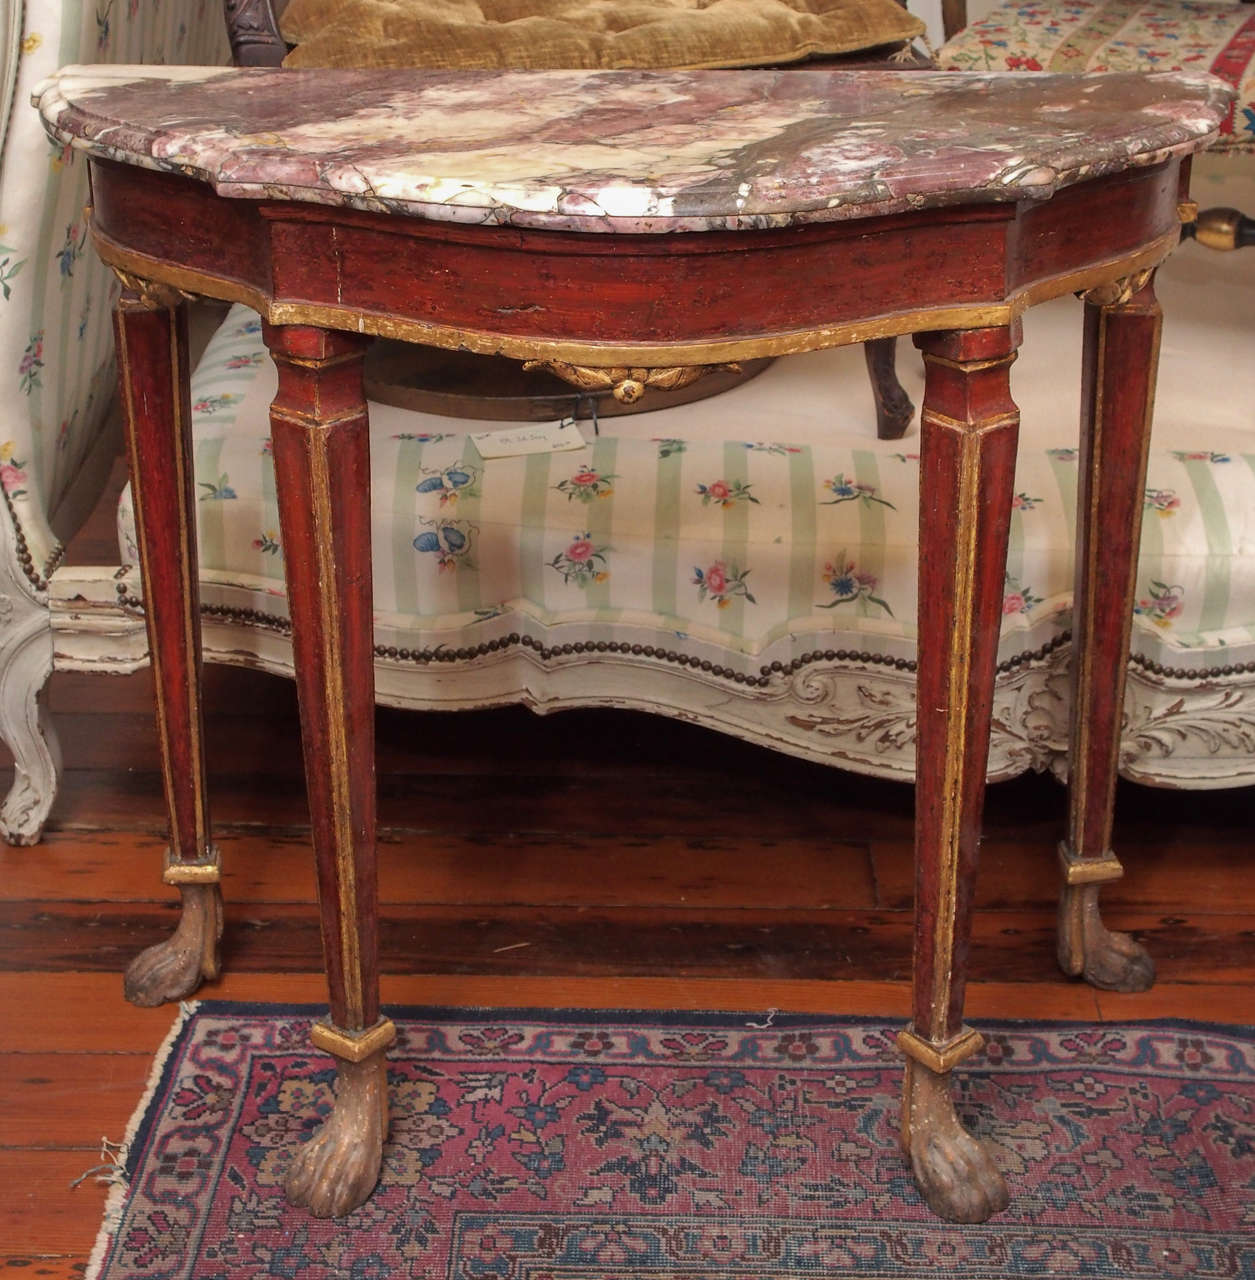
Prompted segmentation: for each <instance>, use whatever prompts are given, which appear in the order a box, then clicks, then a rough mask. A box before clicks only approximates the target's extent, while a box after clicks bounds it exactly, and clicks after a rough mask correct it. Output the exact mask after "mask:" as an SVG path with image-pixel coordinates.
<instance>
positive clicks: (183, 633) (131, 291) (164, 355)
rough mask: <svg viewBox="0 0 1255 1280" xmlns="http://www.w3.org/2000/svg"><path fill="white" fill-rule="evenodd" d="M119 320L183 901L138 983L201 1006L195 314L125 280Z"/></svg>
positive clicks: (174, 864)
mask: <svg viewBox="0 0 1255 1280" xmlns="http://www.w3.org/2000/svg"><path fill="white" fill-rule="evenodd" d="M123 284H124V286H125V287H124V289H123V292H122V295H121V297H120V298H119V300H118V303H117V306H116V308H115V310H114V335H115V338H116V341H117V353H118V379H119V385H120V389H121V398H122V416H123V421H124V423H125V427H126V437H127V446H128V449H129V454H130V467H131V496H132V499H133V501H134V504H135V525H136V531H137V533H138V536H139V551H140V561H141V569H142V572H143V578H144V609H145V617H146V620H147V625H148V646H149V652H150V654H151V655H152V667H153V678H154V683H155V686H156V693H157V733H158V739H159V743H160V750H161V768H162V773H163V775H164V778H165V792H166V805H167V808H168V811H169V818H170V847H169V849H168V850H167V852H166V867H165V876H164V878H165V881H166V883H167V884H173V885H177V886H178V888H179V892H180V895H181V897H182V900H183V901H182V912H181V914H180V917H179V923H178V925H177V927H176V928H175V930H174V933H173V934H172V935H171V937H169V938H167V939H166V940H165V941H164V942H159V943H157V944H156V945H155V946H152V947H149V948H148V949H147V950H146V951H144V952H142V953H141V954H140V955H139V956H137V957H136V958H135V960H134V961H133V962H132V963H131V965H130V967H129V968H128V969H127V971H126V979H125V988H124V989H125V991H126V997H127V999H128V1000H130V1001H132V1003H134V1004H140V1005H156V1004H160V1003H161V1002H162V1001H164V1000H178V999H181V998H182V997H183V996H186V995H190V994H191V992H193V991H195V990H196V988H197V987H198V986H199V985H200V983H201V980H202V978H213V977H216V976H217V973H218V941H219V939H220V937H221V935H222V898H221V895H220V892H219V888H218V851H217V849H216V848H215V847H214V846H213V844H212V843H211V840H210V830H209V810H208V804H207V798H206V786H205V753H204V728H203V723H202V716H201V702H200V681H201V642H200V591H199V585H198V573H197V562H196V504H195V497H194V495H193V485H192V457H191V405H190V401H189V394H188V364H187V359H188V357H187V305H186V303H184V302H183V300H182V299H181V298H180V297H179V295H178V294H177V293H175V292H174V291H173V290H172V289H168V288H166V287H165V286H163V285H155V284H151V283H149V282H147V281H143V280H138V279H135V278H134V277H124V280H123Z"/></svg>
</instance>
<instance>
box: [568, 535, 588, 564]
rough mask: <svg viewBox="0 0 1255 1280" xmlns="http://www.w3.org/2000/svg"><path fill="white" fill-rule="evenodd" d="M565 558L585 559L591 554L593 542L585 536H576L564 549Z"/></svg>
mask: <svg viewBox="0 0 1255 1280" xmlns="http://www.w3.org/2000/svg"><path fill="white" fill-rule="evenodd" d="M566 553H567V559H568V560H575V561H577V562H579V561H583V560H587V559H588V558H589V556H591V555H592V554H593V544H592V543H591V542H590V541H589V540H588V539H587V538H576V539H575V541H574V542H573V543H571V545H570V546H569V547H567V549H566Z"/></svg>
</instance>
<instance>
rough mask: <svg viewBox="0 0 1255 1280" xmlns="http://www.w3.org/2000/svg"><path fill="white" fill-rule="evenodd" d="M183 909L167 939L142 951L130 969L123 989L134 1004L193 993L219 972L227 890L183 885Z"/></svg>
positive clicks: (207, 886)
mask: <svg viewBox="0 0 1255 1280" xmlns="http://www.w3.org/2000/svg"><path fill="white" fill-rule="evenodd" d="M180 893H181V894H182V898H183V910H182V914H181V915H180V916H179V923H178V925H177V926H176V928H175V930H174V932H173V933H172V934H171V935H170V937H168V938H167V939H166V940H165V941H164V942H158V943H156V944H154V945H153V946H151V947H149V948H148V949H147V950H145V951H141V952H140V954H139V955H138V956H136V957H135V959H134V960H132V961H131V964H130V966H129V967H128V968H127V971H126V977H125V979H124V980H123V991H124V992H125V994H126V998H127V999H128V1000H129V1001H130V1002H131V1003H132V1004H138V1005H143V1006H145V1007H151V1006H153V1005H158V1004H164V1003H165V1002H166V1001H167V1000H182V999H183V998H184V997H185V996H190V995H191V994H192V992H193V991H195V990H196V988H197V987H199V986H200V984H201V981H202V980H203V979H205V978H216V977H217V976H218V941H219V939H220V938H221V937H222V893H221V891H220V890H219V888H218V886H217V885H216V884H205V885H200V884H198V885H183V886H181V887H180Z"/></svg>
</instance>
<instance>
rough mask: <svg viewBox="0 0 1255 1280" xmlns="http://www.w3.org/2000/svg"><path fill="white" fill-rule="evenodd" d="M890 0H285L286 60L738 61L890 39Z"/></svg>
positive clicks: (662, 65)
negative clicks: (289, 49)
mask: <svg viewBox="0 0 1255 1280" xmlns="http://www.w3.org/2000/svg"><path fill="white" fill-rule="evenodd" d="M923 29H924V27H923V23H921V22H920V21H919V20H918V19H917V18H914V17H912V16H911V15H910V14H909V13H907V11H906V10H905V9H904V8H902V7H901V6H900V5H899V4H898V3H897V0H292V3H291V4H289V6H288V8H287V10H286V11H285V13H284V15H283V34H284V37H285V39H286V40H287V41H288V43H289V44H294V45H296V48H295V49H294V50H293V51H292V52H291V53H290V54H289V55H288V57H287V59H286V61H285V63H284V65H285V66H290V67H413V66H422V67H433V68H438V69H444V70H465V69H476V68H483V69H491V68H495V67H511V68H517V69H522V70H532V71H542V70H547V69H556V68H564V69H580V70H584V69H588V70H613V69H616V68H644V69H676V68H687V69H693V68H701V67H746V66H763V65H769V64H772V63H785V62H797V61H800V60H802V59H805V58H809V57H815V56H825V55H833V54H841V53H851V52H854V51H857V50H861V49H871V48H875V47H877V46H881V45H889V44H900V43H902V42H903V41H907V40H910V39H912V38H914V37H915V36H917V35H920V34H921V33H922V32H923Z"/></svg>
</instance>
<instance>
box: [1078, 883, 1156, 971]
mask: <svg viewBox="0 0 1255 1280" xmlns="http://www.w3.org/2000/svg"><path fill="white" fill-rule="evenodd" d="M1100 887H1101V886H1100V885H1096V884H1081V885H1065V886H1064V889H1063V893H1062V895H1061V896H1060V898H1059V967H1060V968H1061V969H1062V970H1063V971H1064V973H1067V974H1070V975H1071V976H1073V977H1076V976H1077V975H1078V974H1080V975H1084V978H1085V981H1086V982H1088V983H1090V985H1091V986H1095V987H1099V988H1101V989H1102V990H1103V991H1146V990H1148V989H1149V988H1150V987H1151V986H1152V985H1153V983H1154V981H1155V962H1154V961H1153V960H1152V959H1151V958H1150V953H1149V952H1148V951H1147V950H1146V948H1145V947H1143V946H1142V944H1141V943H1140V942H1135V941H1134V940H1133V939H1132V938H1131V937H1129V935H1128V934H1127V933H1115V932H1113V931H1112V930H1110V929H1108V928H1107V926H1106V925H1105V924H1103V922H1102V915H1101V913H1100V911H1099V908H1098V891H1099V889H1100Z"/></svg>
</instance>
